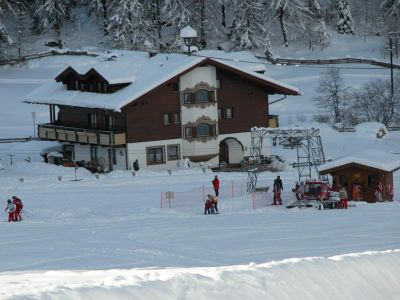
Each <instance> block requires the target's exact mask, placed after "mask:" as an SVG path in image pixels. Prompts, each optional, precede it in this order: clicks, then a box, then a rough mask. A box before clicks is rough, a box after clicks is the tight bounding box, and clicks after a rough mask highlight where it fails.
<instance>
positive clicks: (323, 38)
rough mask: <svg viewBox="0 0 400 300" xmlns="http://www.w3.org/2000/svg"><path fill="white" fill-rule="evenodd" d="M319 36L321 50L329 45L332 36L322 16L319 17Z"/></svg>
mask: <svg viewBox="0 0 400 300" xmlns="http://www.w3.org/2000/svg"><path fill="white" fill-rule="evenodd" d="M318 36H319V39H318V42H319V46H320V48H321V50H323V49H324V48H326V47H328V46H329V44H330V42H331V38H330V36H329V33H328V31H327V30H326V26H325V21H324V20H323V19H322V18H320V19H319V23H318Z"/></svg>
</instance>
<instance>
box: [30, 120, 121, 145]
mask: <svg viewBox="0 0 400 300" xmlns="http://www.w3.org/2000/svg"><path fill="white" fill-rule="evenodd" d="M38 136H39V138H40V139H43V140H52V141H60V142H71V143H80V144H91V145H101V146H118V145H125V144H126V139H125V133H124V132H114V131H104V130H94V129H86V128H76V127H65V126H59V125H52V124H40V125H38Z"/></svg>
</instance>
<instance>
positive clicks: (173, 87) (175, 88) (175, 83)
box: [172, 82, 179, 92]
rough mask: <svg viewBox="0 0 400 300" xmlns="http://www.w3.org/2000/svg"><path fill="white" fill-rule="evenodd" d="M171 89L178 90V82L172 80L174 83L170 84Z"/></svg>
mask: <svg viewBox="0 0 400 300" xmlns="http://www.w3.org/2000/svg"><path fill="white" fill-rule="evenodd" d="M172 91H173V92H179V83H177V82H174V83H173V84H172Z"/></svg>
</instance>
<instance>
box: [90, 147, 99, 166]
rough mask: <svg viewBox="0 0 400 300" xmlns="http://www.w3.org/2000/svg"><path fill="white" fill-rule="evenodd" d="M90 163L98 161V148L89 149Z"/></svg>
mask: <svg viewBox="0 0 400 300" xmlns="http://www.w3.org/2000/svg"><path fill="white" fill-rule="evenodd" d="M90 161H94V162H98V161H99V148H98V147H97V146H91V147H90Z"/></svg>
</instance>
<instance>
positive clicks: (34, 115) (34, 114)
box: [32, 111, 36, 139]
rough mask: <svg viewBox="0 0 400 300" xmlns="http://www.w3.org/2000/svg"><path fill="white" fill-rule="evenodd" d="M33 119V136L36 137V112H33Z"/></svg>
mask: <svg viewBox="0 0 400 300" xmlns="http://www.w3.org/2000/svg"><path fill="white" fill-rule="evenodd" d="M32 119H33V138H34V139H36V112H34V111H33V112H32Z"/></svg>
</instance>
